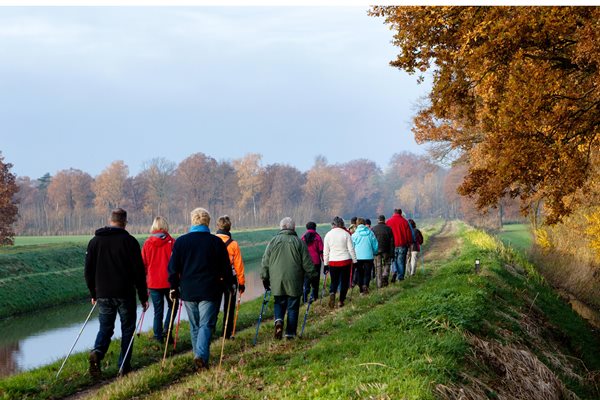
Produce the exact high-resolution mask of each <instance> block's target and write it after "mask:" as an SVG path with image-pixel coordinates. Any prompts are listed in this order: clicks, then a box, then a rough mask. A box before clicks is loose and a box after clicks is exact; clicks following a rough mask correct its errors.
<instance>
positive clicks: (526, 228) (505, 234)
mask: <svg viewBox="0 0 600 400" xmlns="http://www.w3.org/2000/svg"><path fill="white" fill-rule="evenodd" d="M498 237H499V238H500V240H502V242H503V243H504V244H506V245H508V246H512V247H514V248H515V249H517V250H521V251H525V252H526V251H528V250H529V249H530V248H531V246H532V245H533V234H532V233H531V226H530V225H529V224H507V225H504V227H503V228H502V231H500V233H498Z"/></svg>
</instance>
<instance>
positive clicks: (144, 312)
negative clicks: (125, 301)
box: [119, 310, 146, 374]
mask: <svg viewBox="0 0 600 400" xmlns="http://www.w3.org/2000/svg"><path fill="white" fill-rule="evenodd" d="M144 314H146V310H144V311H142V316H141V317H140V322H138V325H139V326H142V321H143V320H144ZM133 332H134V333H135V331H133ZM134 338H135V335H131V340H130V341H129V345H128V346H127V351H125V356H124V357H123V362H121V366H120V367H119V374H122V373H123V366H124V365H125V361H126V360H127V355H128V354H129V350H131V345H132V344H133V339H134Z"/></svg>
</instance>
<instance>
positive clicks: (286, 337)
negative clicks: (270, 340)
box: [285, 333, 296, 340]
mask: <svg viewBox="0 0 600 400" xmlns="http://www.w3.org/2000/svg"><path fill="white" fill-rule="evenodd" d="M295 338H296V335H290V334H288V333H286V334H285V339H286V340H294V339H295Z"/></svg>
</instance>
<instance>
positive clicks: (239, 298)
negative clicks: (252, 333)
mask: <svg viewBox="0 0 600 400" xmlns="http://www.w3.org/2000/svg"><path fill="white" fill-rule="evenodd" d="M242 294H243V293H240V296H239V297H238V299H237V306H236V308H235V318H234V319H233V331H232V332H231V338H232V339H235V325H236V323H237V319H238V315H239V314H240V304H241V302H242Z"/></svg>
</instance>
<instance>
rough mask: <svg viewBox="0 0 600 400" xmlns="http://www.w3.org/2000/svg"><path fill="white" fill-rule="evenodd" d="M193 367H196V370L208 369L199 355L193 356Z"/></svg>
mask: <svg viewBox="0 0 600 400" xmlns="http://www.w3.org/2000/svg"><path fill="white" fill-rule="evenodd" d="M194 367H195V368H196V372H202V371H205V370H207V369H208V364H206V363H205V362H204V360H203V359H201V358H200V357H197V358H194Z"/></svg>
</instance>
